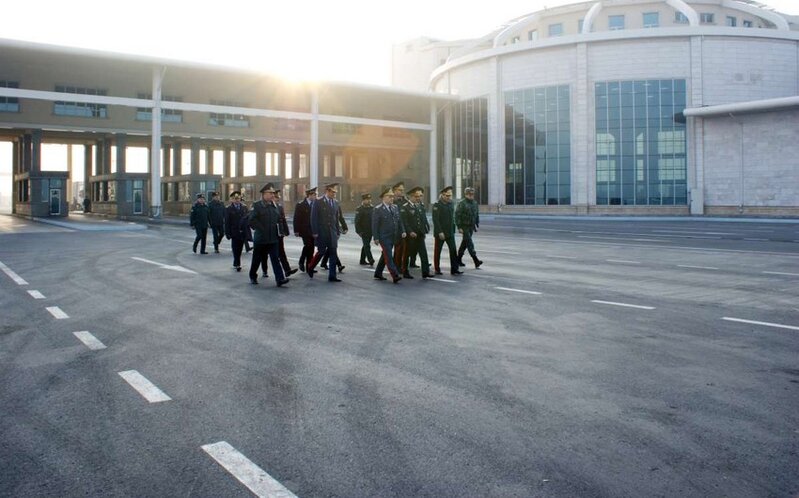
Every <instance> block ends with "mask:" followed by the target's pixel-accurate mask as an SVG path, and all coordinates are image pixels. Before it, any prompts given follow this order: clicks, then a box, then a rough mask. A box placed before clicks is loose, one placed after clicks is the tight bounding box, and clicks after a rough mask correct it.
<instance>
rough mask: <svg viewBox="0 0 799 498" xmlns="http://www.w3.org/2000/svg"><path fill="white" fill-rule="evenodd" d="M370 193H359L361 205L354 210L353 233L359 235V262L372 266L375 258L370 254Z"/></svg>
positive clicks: (372, 209) (371, 209)
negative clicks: (361, 243)
mask: <svg viewBox="0 0 799 498" xmlns="http://www.w3.org/2000/svg"><path fill="white" fill-rule="evenodd" d="M374 209H375V208H374V207H372V194H363V195H361V205H360V206H358V209H356V210H355V233H357V234H358V235H360V236H361V242H363V245H362V246H361V260H360V264H362V265H369V266H373V265H374V264H375V258H374V256H372V212H373V211H374Z"/></svg>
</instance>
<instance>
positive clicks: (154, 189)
mask: <svg viewBox="0 0 799 498" xmlns="http://www.w3.org/2000/svg"><path fill="white" fill-rule="evenodd" d="M165 72H166V68H165V67H153V109H152V121H151V123H152V133H151V134H150V137H151V142H150V216H152V217H153V218H160V217H161V214H162V213H161V153H162V152H161V83H162V82H163V79H164V73H165ZM166 164H169V163H166V162H165V166H164V172H165V173H167V174H168V168H167V166H166Z"/></svg>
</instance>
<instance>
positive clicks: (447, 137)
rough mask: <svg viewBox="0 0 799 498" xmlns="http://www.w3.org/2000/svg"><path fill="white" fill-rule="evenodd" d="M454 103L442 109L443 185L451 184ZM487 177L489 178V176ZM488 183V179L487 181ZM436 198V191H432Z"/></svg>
mask: <svg viewBox="0 0 799 498" xmlns="http://www.w3.org/2000/svg"><path fill="white" fill-rule="evenodd" d="M453 105H456V104H455V103H450V105H448V106H447V109H446V110H445V111H444V175H443V178H444V185H443V186H442V188H443V187H446V186H448V185H452V106H453ZM489 178H491V177H490V176H489ZM489 183H490V181H489ZM433 194H435V196H436V200H438V192H437V191H436V192H433Z"/></svg>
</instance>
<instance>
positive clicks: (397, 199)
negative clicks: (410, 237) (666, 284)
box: [391, 182, 408, 269]
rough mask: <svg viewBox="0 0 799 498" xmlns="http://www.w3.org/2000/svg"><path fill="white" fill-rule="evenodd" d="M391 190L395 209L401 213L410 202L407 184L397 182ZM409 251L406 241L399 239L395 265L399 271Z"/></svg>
mask: <svg viewBox="0 0 799 498" xmlns="http://www.w3.org/2000/svg"><path fill="white" fill-rule="evenodd" d="M391 190H392V191H393V192H394V202H393V204H394V207H395V208H396V209H397V210H398V211H399V210H400V209H402V206H404V205H405V203H406V202H407V201H408V199H407V198H406V197H405V183H404V182H397V183H395V184H394V185H393V186H392V187H391ZM407 249H408V245H407V241H406V240H405V239H398V240H395V241H394V264H395V265H396V266H397V268H399V269H402V262H403V261H404V260H405V253H406V251H407Z"/></svg>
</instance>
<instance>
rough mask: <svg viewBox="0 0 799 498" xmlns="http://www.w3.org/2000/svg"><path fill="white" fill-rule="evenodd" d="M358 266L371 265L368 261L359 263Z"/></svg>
mask: <svg viewBox="0 0 799 498" xmlns="http://www.w3.org/2000/svg"><path fill="white" fill-rule="evenodd" d="M358 264H359V265H361V266H367V265H369V263H367V262H366V261H358Z"/></svg>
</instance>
